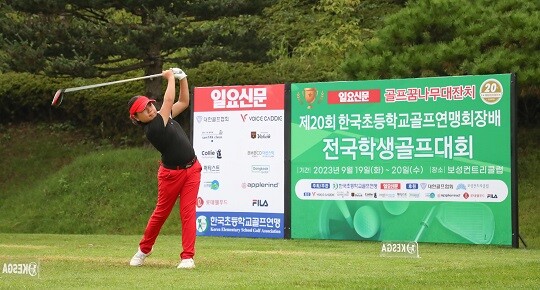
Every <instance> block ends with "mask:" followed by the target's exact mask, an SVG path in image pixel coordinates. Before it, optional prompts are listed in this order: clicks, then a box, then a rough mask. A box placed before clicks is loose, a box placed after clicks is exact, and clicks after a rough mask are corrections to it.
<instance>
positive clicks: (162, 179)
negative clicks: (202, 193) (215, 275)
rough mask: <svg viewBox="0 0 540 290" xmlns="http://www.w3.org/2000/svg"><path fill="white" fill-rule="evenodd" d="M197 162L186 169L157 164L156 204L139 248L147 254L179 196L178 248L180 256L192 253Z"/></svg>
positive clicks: (193, 252)
mask: <svg viewBox="0 0 540 290" xmlns="http://www.w3.org/2000/svg"><path fill="white" fill-rule="evenodd" d="M201 170H202V167H201V164H200V163H199V161H196V162H195V163H194V164H193V166H191V167H190V168H187V169H180V170H171V169H167V168H164V167H163V166H160V167H159V170H158V197H157V204H156V208H155V209H154V212H153V213H152V216H150V219H149V220H148V225H147V226H146V230H145V231H144V235H143V237H142V240H141V242H140V243H139V248H140V249H141V251H142V252H143V253H146V254H148V253H149V252H150V251H151V250H152V246H154V243H155V242H156V238H157V237H158V235H159V231H160V230H161V227H162V226H163V224H164V223H165V221H166V220H167V218H168V217H169V214H170V213H171V210H172V208H173V207H174V204H175V203H176V200H177V199H178V198H180V220H181V222H182V248H183V251H182V253H181V254H180V259H189V258H193V256H194V255H195V238H196V235H197V230H196V219H197V213H196V206H197V196H198V193H199V185H200V183H201Z"/></svg>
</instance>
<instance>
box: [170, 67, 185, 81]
mask: <svg viewBox="0 0 540 290" xmlns="http://www.w3.org/2000/svg"><path fill="white" fill-rule="evenodd" d="M171 70H172V72H173V74H174V77H175V78H176V79H179V80H181V79H184V78H185V77H187V74H186V73H185V72H184V71H183V70H181V69H179V68H177V67H173V68H171Z"/></svg>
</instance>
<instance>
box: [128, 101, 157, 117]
mask: <svg viewBox="0 0 540 290" xmlns="http://www.w3.org/2000/svg"><path fill="white" fill-rule="evenodd" d="M155 101H156V100H154V99H149V98H147V97H145V96H140V97H138V98H137V100H135V102H133V105H131V108H129V116H130V117H134V116H135V113H139V112H142V111H144V109H145V108H146V105H148V103H150V102H155Z"/></svg>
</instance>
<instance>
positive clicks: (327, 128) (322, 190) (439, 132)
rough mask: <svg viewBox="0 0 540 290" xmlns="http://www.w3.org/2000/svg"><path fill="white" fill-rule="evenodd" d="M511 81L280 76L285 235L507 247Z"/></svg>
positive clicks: (508, 78)
mask: <svg viewBox="0 0 540 290" xmlns="http://www.w3.org/2000/svg"><path fill="white" fill-rule="evenodd" d="M513 81H514V76H513V75H512V74H498V75H478V76H460V77H437V78H418V79H396V80H377V81H354V82H327V83H294V84H291V132H290V133H291V188H290V190H291V238H307V239H346V240H377V241H417V242H440V243H472V244H499V245H511V244H512V242H513V239H515V238H516V233H514V232H513V224H512V223H513V221H514V222H516V225H517V221H515V218H516V217H515V216H513V214H514V212H513V205H512V204H513V198H514V197H513V196H512V189H513V188H515V184H513V182H515V179H513V176H515V172H514V171H515V169H514V168H512V160H513V159H512V158H513V157H512V154H511V152H513V151H512V148H511V146H512V141H513V140H512V125H511V121H512V120H511V118H512V114H511V100H512V98H513V96H512V94H513V88H514V86H513V83H512V82H513Z"/></svg>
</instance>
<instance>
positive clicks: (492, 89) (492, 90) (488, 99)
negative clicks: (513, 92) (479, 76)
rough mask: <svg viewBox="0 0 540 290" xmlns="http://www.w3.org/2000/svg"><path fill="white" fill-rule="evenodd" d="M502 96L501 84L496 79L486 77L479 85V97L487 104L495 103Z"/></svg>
mask: <svg viewBox="0 0 540 290" xmlns="http://www.w3.org/2000/svg"><path fill="white" fill-rule="evenodd" d="M502 97H503V86H502V84H501V83H500V82H499V81H498V80H496V79H488V80H485V81H484V82H483V83H482V86H481V87H480V98H481V99H482V101H483V102H484V103H486V104H488V105H495V104H496V103H498V102H499V101H500V100H501V99H502Z"/></svg>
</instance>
